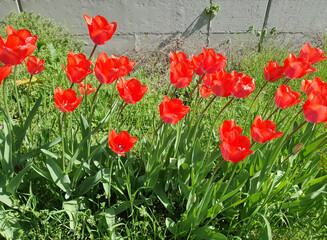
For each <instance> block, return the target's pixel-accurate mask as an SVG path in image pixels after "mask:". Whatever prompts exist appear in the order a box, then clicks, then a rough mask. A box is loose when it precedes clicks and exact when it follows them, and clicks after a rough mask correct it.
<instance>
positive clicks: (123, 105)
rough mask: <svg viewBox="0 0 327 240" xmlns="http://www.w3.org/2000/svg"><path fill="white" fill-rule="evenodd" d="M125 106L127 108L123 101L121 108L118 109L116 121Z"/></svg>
mask: <svg viewBox="0 0 327 240" xmlns="http://www.w3.org/2000/svg"><path fill="white" fill-rule="evenodd" d="M126 106H127V103H126V102H124V101H123V102H122V107H120V110H119V112H118V114H117V119H118V118H119V117H120V115H121V113H122V111H123V110H124V108H125V107H126Z"/></svg>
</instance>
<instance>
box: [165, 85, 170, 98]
mask: <svg viewBox="0 0 327 240" xmlns="http://www.w3.org/2000/svg"><path fill="white" fill-rule="evenodd" d="M170 86H171V82H170V83H169V85H168V88H167V91H166V94H165V95H167V96H168V93H169V89H170Z"/></svg>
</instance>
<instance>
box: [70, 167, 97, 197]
mask: <svg viewBox="0 0 327 240" xmlns="http://www.w3.org/2000/svg"><path fill="white" fill-rule="evenodd" d="M102 171H103V170H100V171H98V172H97V173H96V174H95V175H94V176H92V177H87V178H85V179H84V181H83V182H82V183H81V184H80V185H79V186H78V187H77V188H76V192H75V193H76V195H77V196H82V195H84V194H85V193H87V192H88V191H90V190H91V189H92V188H93V187H94V186H95V185H98V184H99V182H100V180H101V179H102Z"/></svg>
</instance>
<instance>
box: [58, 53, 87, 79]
mask: <svg viewBox="0 0 327 240" xmlns="http://www.w3.org/2000/svg"><path fill="white" fill-rule="evenodd" d="M91 64H92V60H88V59H86V56H85V55H84V54H83V53H79V54H74V53H73V51H70V52H69V53H68V55H67V70H66V68H65V67H64V65H62V68H63V69H64V70H65V72H66V75H67V78H68V80H69V81H70V82H72V83H80V82H82V81H83V80H84V79H85V78H86V76H87V75H89V74H91V73H92V72H93V70H90V67H91Z"/></svg>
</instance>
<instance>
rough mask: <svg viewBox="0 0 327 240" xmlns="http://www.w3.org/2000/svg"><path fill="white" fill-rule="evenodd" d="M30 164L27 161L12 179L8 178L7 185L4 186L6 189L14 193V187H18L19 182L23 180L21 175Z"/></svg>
mask: <svg viewBox="0 0 327 240" xmlns="http://www.w3.org/2000/svg"><path fill="white" fill-rule="evenodd" d="M31 166H32V163H29V164H28V165H26V166H25V168H24V169H23V170H22V171H20V172H19V173H18V174H17V175H16V176H15V177H14V178H13V179H11V180H10V182H9V183H8V185H7V186H6V191H7V192H9V193H11V194H14V193H15V191H16V189H17V188H18V187H19V185H20V183H21V182H22V181H23V177H24V175H25V173H26V172H27V171H28V169H29V168H30V167H31Z"/></svg>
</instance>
